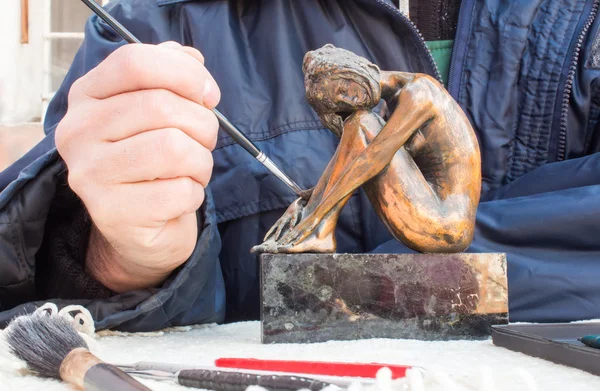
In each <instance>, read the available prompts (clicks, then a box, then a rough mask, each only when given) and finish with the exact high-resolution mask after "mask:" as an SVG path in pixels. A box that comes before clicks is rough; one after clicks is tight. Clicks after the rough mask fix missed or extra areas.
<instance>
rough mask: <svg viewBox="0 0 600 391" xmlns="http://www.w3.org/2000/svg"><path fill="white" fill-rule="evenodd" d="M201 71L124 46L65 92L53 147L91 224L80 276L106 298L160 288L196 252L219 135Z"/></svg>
mask: <svg viewBox="0 0 600 391" xmlns="http://www.w3.org/2000/svg"><path fill="white" fill-rule="evenodd" d="M203 64H204V58H203V57H202V54H201V53H200V52H199V51H197V50H196V49H193V48H190V47H183V46H181V45H179V44H177V43H174V42H167V43H163V44H160V45H156V46H155V45H143V44H131V45H126V46H123V47H121V48H119V49H117V50H116V51H115V52H114V53H112V54H111V55H110V56H108V57H107V58H106V60H104V61H103V62H102V63H101V64H99V65H98V66H97V67H96V68H94V69H92V70H91V71H90V72H88V73H87V74H86V75H85V76H83V77H81V78H80V79H79V80H77V81H76V82H75V83H74V84H73V85H72V87H71V90H70V93H69V105H68V111H67V113H66V115H65V116H64V118H63V120H62V121H61V122H60V124H59V126H58V127H57V129H56V135H55V138H56V147H57V149H58V152H59V154H60V155H61V157H62V158H63V159H64V161H65V163H66V165H67V168H68V182H69V186H70V187H71V189H72V190H73V191H74V192H75V193H76V194H77V195H78V196H79V197H80V198H81V200H82V201H83V203H84V204H85V206H86V208H87V211H88V213H89V214H90V216H91V218H92V220H93V223H94V227H93V228H92V233H91V235H90V243H89V246H88V254H87V258H86V267H87V270H88V271H89V273H90V274H91V275H92V276H93V277H95V278H96V279H97V280H99V281H100V282H101V283H103V284H104V285H105V286H106V287H107V288H109V289H111V290H113V291H116V292H124V291H127V290H130V289H137V288H147V287H151V286H156V285H157V284H160V283H161V282H162V281H164V279H165V278H166V277H167V276H168V275H169V274H170V273H171V272H172V271H173V270H174V269H175V268H177V267H178V266H180V265H181V264H182V263H183V262H185V261H186V259H188V258H189V256H190V255H191V253H192V251H193V249H194V247H195V245H196V238H197V235H198V229H197V217H196V211H197V209H198V208H199V207H200V206H201V205H202V203H203V201H204V189H205V187H206V186H207V184H208V182H209V180H210V178H211V174H212V168H213V160H212V154H211V151H212V150H213V149H214V147H215V145H216V140H217V132H218V128H219V124H218V121H217V118H216V116H215V115H214V113H213V112H212V111H211V110H210V109H212V108H214V107H215V106H216V105H217V103H218V102H219V100H220V91H219V88H218V86H217V84H216V82H215V81H214V79H213V78H212V77H211V76H210V74H209V72H208V71H207V70H206V68H205V67H204V65H203Z"/></svg>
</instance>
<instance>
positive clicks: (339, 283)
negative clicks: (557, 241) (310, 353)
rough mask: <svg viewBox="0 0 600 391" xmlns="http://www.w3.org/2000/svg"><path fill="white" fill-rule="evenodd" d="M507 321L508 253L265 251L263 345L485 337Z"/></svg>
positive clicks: (263, 272)
mask: <svg viewBox="0 0 600 391" xmlns="http://www.w3.org/2000/svg"><path fill="white" fill-rule="evenodd" d="M507 323H508V292H507V279H506V256H505V255H504V254H463V253H461V254H263V255H261V330H262V342H263V343H313V342H324V341H329V340H355V339H366V338H398V339H399V338H408V339H420V340H456V339H485V338H488V337H489V335H490V334H491V326H492V325H497V324H507Z"/></svg>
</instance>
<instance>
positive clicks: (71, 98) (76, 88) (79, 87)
mask: <svg viewBox="0 0 600 391" xmlns="http://www.w3.org/2000/svg"><path fill="white" fill-rule="evenodd" d="M84 77H85V76H82V77H80V78H79V79H77V80H75V81H74V82H73V84H71V88H69V94H68V96H67V102H68V105H69V106H73V105H74V104H76V103H77V101H79V100H80V99H81V98H82V96H83V95H84V94H83V82H84Z"/></svg>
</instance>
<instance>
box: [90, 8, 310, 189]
mask: <svg viewBox="0 0 600 391" xmlns="http://www.w3.org/2000/svg"><path fill="white" fill-rule="evenodd" d="M81 1H83V3H84V4H85V5H87V6H88V7H89V8H90V9H91V10H92V11H93V12H94V13H95V14H96V15H98V17H100V18H101V19H102V20H104V21H105V22H106V23H107V24H108V25H109V26H110V27H112V28H113V29H114V30H115V31H116V32H117V33H118V34H119V35H120V36H121V37H122V38H123V39H124V40H125V41H127V42H129V43H142V42H141V41H140V40H139V39H137V38H136V37H135V36H134V35H133V34H132V33H131V32H129V31H128V30H127V29H126V28H125V27H124V26H123V25H122V24H121V23H119V22H118V21H117V20H116V19H115V18H113V17H112V16H111V15H110V14H109V13H108V12H106V11H105V10H104V9H103V8H102V7H101V6H100V5H98V3H96V2H95V1H94V0H81ZM212 111H213V112H214V113H215V115H216V116H217V119H218V120H219V124H220V125H221V128H223V130H224V131H225V132H227V133H228V134H229V135H230V136H231V137H232V138H233V139H234V140H235V141H236V142H237V143H238V144H239V145H240V146H241V147H242V148H244V149H245V150H246V151H248V153H250V154H251V155H252V156H253V157H254V158H255V159H256V160H258V161H259V162H260V163H261V164H262V165H263V166H265V168H266V169H267V170H269V171H270V172H271V173H272V174H273V175H275V176H276V177H277V178H279V179H280V180H281V181H282V182H283V183H285V184H286V185H287V186H288V187H289V188H290V189H291V190H292V191H293V192H294V193H295V194H296V195H297V196H298V197H301V198H304V199H308V197H309V196H310V194H311V193H310V192H309V191H305V190H302V189H301V188H300V186H298V185H297V184H296V182H294V181H293V180H292V179H291V178H290V177H289V176H287V175H286V174H285V173H284V172H283V171H281V170H280V169H279V167H277V165H276V164H275V163H273V161H272V160H271V159H269V157H268V156H267V155H265V153H264V152H263V151H261V150H260V149H259V148H258V147H257V146H256V145H255V144H254V143H253V142H252V141H251V140H250V139H249V138H248V137H246V135H244V133H242V132H241V131H240V130H239V129H238V128H236V127H235V126H234V125H233V124H232V123H231V122H230V121H229V120H228V119H227V118H226V117H225V116H224V115H223V114H222V113H221V112H220V111H218V110H217V109H216V108H215V109H213V110H212Z"/></svg>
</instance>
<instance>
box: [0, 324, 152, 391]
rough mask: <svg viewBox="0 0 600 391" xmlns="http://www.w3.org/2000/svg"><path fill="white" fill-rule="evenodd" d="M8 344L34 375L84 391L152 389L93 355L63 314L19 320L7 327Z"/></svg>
mask: <svg viewBox="0 0 600 391" xmlns="http://www.w3.org/2000/svg"><path fill="white" fill-rule="evenodd" d="M6 342H7V343H8V347H9V349H10V351H11V353H12V354H13V355H14V356H15V357H17V358H19V359H21V360H23V361H25V363H26V364H27V366H28V368H29V369H30V370H31V371H32V372H33V373H35V374H37V375H39V376H42V377H51V378H55V379H62V380H63V381H65V382H67V383H70V384H72V385H74V386H75V387H77V388H78V389H80V390H86V391H113V390H121V391H149V390H151V389H150V388H148V387H146V386H145V385H143V384H142V383H140V382H139V381H137V380H136V379H135V378H133V377H131V376H130V375H128V374H127V373H125V372H124V371H122V370H121V369H119V368H118V367H116V366H114V365H110V364H107V363H105V362H103V361H102V360H100V359H99V358H98V357H96V356H95V355H94V354H93V353H91V352H90V351H89V348H88V345H87V344H86V342H85V341H84V340H83V338H82V337H81V335H79V334H78V333H77V331H76V330H75V328H74V327H73V325H71V323H69V321H68V320H67V319H65V318H63V317H62V316H60V315H55V314H52V315H44V314H40V313H34V314H32V315H24V316H20V317H18V318H15V319H14V320H13V321H12V322H11V323H10V324H9V326H8V327H7V328H6Z"/></svg>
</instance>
